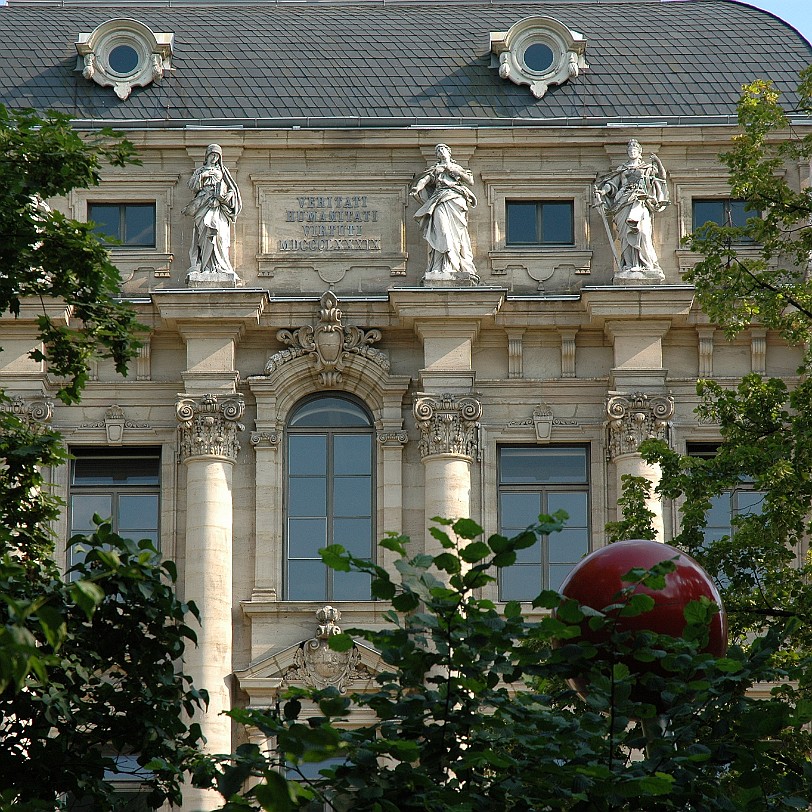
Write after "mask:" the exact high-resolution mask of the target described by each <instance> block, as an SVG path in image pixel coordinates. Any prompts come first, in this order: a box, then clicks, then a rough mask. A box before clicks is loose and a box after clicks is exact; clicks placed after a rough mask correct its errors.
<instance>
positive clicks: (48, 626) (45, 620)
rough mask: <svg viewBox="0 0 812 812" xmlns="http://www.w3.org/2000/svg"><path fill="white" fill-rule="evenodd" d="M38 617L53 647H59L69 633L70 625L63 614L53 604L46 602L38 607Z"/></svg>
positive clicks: (46, 637)
mask: <svg viewBox="0 0 812 812" xmlns="http://www.w3.org/2000/svg"><path fill="white" fill-rule="evenodd" d="M37 619H38V620H39V625H40V628H41V629H42V631H43V634H44V635H45V639H46V640H47V641H48V643H49V644H50V646H51V648H53V649H54V650H56V649H58V648H59V647H60V646H61V645H62V643H63V642H64V640H65V638H66V637H67V634H68V626H67V623H66V622H65V617H64V616H63V614H62V613H61V612H60V611H59V610H58V609H56V608H54V607H53V606H49V605H48V604H45V605H44V606H40V608H39V609H37Z"/></svg>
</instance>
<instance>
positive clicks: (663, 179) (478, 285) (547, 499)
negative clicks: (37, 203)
mask: <svg viewBox="0 0 812 812" xmlns="http://www.w3.org/2000/svg"><path fill="white" fill-rule="evenodd" d="M0 30H1V31H2V32H3V37H4V42H5V43H6V45H7V46H8V51H7V56H6V57H4V59H3V60H2V62H0V101H2V102H3V103H5V104H6V105H9V106H13V107H26V106H32V107H35V108H37V109H40V110H45V109H57V110H60V111H62V112H66V113H68V114H69V115H71V117H72V118H73V119H74V120H75V122H76V126H77V127H78V128H80V129H81V130H83V131H88V132H92V131H93V130H94V129H96V128H97V127H99V126H101V125H107V124H110V125H113V126H115V127H117V128H118V129H120V130H121V131H123V132H124V133H125V134H126V135H127V137H128V138H130V139H131V140H132V141H133V142H134V143H135V144H136V146H137V148H138V150H139V154H140V157H141V160H142V164H141V165H140V166H133V167H128V168H126V169H121V170H118V169H108V170H105V172H104V176H103V181H102V184H101V185H100V186H99V187H97V188H94V189H90V190H82V191H76V192H74V193H72V194H71V195H70V196H69V197H68V198H66V199H61V200H56V201H52V205H54V206H55V207H57V208H58V209H60V210H61V211H63V212H64V213H66V214H68V215H70V216H72V217H75V218H77V219H79V220H88V219H89V220H94V221H95V222H97V223H99V224H100V229H101V230H102V231H103V232H104V233H105V234H108V235H111V236H113V237H116V238H117V239H119V240H120V241H121V244H118V245H115V246H113V247H111V254H112V256H113V259H114V261H115V263H116V264H117V266H118V267H119V268H120V270H121V275H122V295H123V296H124V297H126V298H127V299H129V300H130V301H131V302H132V303H133V306H134V307H135V309H136V310H137V312H138V320H139V321H140V322H141V323H142V324H144V325H146V327H147V328H148V332H147V333H146V334H145V335H144V337H143V342H144V343H143V347H142V349H141V352H140V356H139V358H138V359H137V361H136V363H135V364H134V365H133V367H132V368H131V370H130V374H129V376H128V377H127V378H122V377H120V376H118V375H117V374H116V373H115V371H114V370H113V369H112V367H111V366H108V365H107V364H105V363H104V362H99V363H98V364H97V365H96V366H95V367H94V368H93V370H92V375H91V382H90V384H89V385H88V387H87V389H86V392H85V395H84V397H83V400H82V403H81V404H80V405H78V406H71V407H68V406H63V405H60V404H58V403H56V402H55V401H54V399H53V393H54V391H55V385H56V382H55V381H54V379H53V378H52V377H51V376H50V375H49V372H48V369H47V368H46V367H44V366H43V365H42V364H40V363H38V362H35V361H32V360H31V359H30V358H29V355H28V353H29V352H30V350H31V349H32V348H33V346H34V338H33V336H34V334H35V326H36V323H35V319H36V311H35V309H34V308H33V307H32V308H30V309H24V310H23V312H22V313H21V315H20V317H19V318H16V319H12V318H10V317H8V316H4V317H3V319H2V323H1V324H0V330H1V331H2V347H3V352H2V354H0V384H1V385H2V386H3V387H4V389H5V390H6V391H7V392H8V393H9V394H10V395H11V396H12V397H13V399H14V400H13V407H14V408H17V409H21V410H28V411H30V412H32V414H34V415H35V416H36V419H41V420H43V421H46V422H49V423H50V424H51V425H53V426H54V427H56V428H58V429H59V430H60V431H61V432H62V433H63V435H64V437H65V441H66V443H67V444H68V446H69V447H70V449H71V451H72V452H73V453H74V455H75V460H74V461H73V462H71V463H70V464H69V465H65V466H64V467H63V468H60V469H57V470H55V471H54V472H53V480H54V483H55V486H56V490H57V493H58V494H60V495H61V496H62V497H63V498H64V499H65V501H66V503H67V504H68V510H67V512H66V514H65V516H64V517H63V520H62V523H61V526H60V527H59V528H58V532H59V537H60V538H62V539H67V538H68V537H69V536H70V534H71V532H74V531H82V530H86V529H88V526H87V525H88V521H89V517H90V516H92V514H93V513H94V512H96V513H100V514H104V515H111V516H113V519H114V522H115V523H116V525H117V527H118V529H119V530H120V532H121V533H122V534H124V535H130V534H132V535H139V536H140V537H143V536H152V537H154V538H155V539H156V540H158V541H159V543H160V546H161V549H162V551H163V553H164V554H165V555H166V556H168V557H171V558H173V559H174V560H175V561H176V562H177V563H178V565H179V569H180V573H181V578H180V584H181V587H180V588H181V589H182V591H183V595H184V597H185V598H187V599H193V600H195V601H196V603H197V604H198V606H199V607H200V610H201V616H202V629H201V631H200V633H199V640H200V645H199V647H198V648H197V649H196V650H193V651H190V652H189V655H188V661H187V663H186V668H187V671H188V672H189V673H191V674H193V675H194V677H195V681H196V682H197V683H199V684H202V685H203V686H204V687H206V688H207V689H208V690H209V692H210V694H211V697H212V703H211V706H210V709H209V713H208V714H207V716H206V718H205V719H204V720H203V722H204V729H205V733H206V735H207V737H208V739H209V746H210V747H211V748H212V750H213V751H215V752H228V751H230V750H231V749H232V748H233V747H234V746H235V745H236V744H238V743H239V741H240V740H241V737H243V736H245V735H248V734H246V733H245V732H244V731H239V730H236V729H232V726H231V724H230V722H229V720H228V719H227V718H225V717H222V716H219V715H218V714H219V712H220V711H221V710H223V709H227V708H229V707H231V706H233V705H246V704H251V705H254V706H267V705H272V704H273V703H274V702H275V701H276V698H277V696H278V692H279V690H280V688H282V687H284V686H285V685H288V684H300V683H309V684H337V685H342V686H349V687H354V688H357V687H359V686H362V685H363V684H364V681H365V680H368V679H370V676H371V675H372V674H374V672H375V669H376V667H377V658H376V654H375V652H374V651H371V650H370V649H367V648H364V647H363V646H362V645H360V644H359V645H358V646H357V647H356V649H355V650H353V651H352V652H351V653H350V654H349V655H347V657H346V658H345V659H343V660H341V661H337V660H335V659H333V660H331V659H330V658H329V657H328V656H326V655H325V648H324V646H323V645H322V644H321V642H320V641H322V640H323V639H324V637H325V636H326V635H328V634H329V632H330V630H331V629H332V628H334V627H335V625H336V624H339V623H340V624H341V625H342V626H354V625H365V624H366V625H370V624H378V623H382V622H383V613H384V611H385V608H386V607H385V606H384V605H383V604H382V603H381V602H378V601H372V600H370V599H369V598H370V596H369V589H368V584H367V583H366V582H365V581H364V580H363V579H358V578H353V577H350V576H341V574H329V573H328V572H327V570H326V569H325V568H324V566H323V564H322V563H321V562H320V560H319V557H318V552H317V551H318V548H319V547H322V546H324V544H326V543H332V542H335V543H341V544H343V545H344V546H346V547H348V548H349V549H351V550H353V551H354V552H356V553H358V554H364V555H372V556H377V557H378V559H379V560H382V561H383V563H384V564H387V563H391V562H390V561H389V558H388V556H389V555H390V554H389V553H387V552H386V551H383V550H376V546H375V543H374V542H375V540H376V539H378V538H380V537H381V536H382V535H383V534H384V533H385V532H387V531H403V532H405V533H407V534H409V535H410V536H411V537H412V539H413V544H414V546H415V549H416V550H420V549H423V548H425V549H426V550H429V551H430V550H432V543H433V542H432V539H431V537H430V536H428V534H427V532H426V527H427V524H428V523H429V520H430V518H431V517H432V516H437V515H439V516H448V517H457V516H471V517H473V518H474V519H476V520H477V521H479V522H480V523H481V524H482V525H483V526H484V527H485V528H486V531H487V532H489V533H490V532H495V531H498V530H500V529H501V530H504V531H506V532H509V531H511V530H518V529H521V528H523V527H525V526H526V525H527V524H528V523H529V522H530V521H532V520H533V518H534V517H535V516H536V515H537V514H538V513H539V512H540V511H544V512H547V511H553V510H556V509H558V508H563V509H565V510H567V512H568V513H569V514H570V522H569V524H568V527H567V529H566V530H565V531H564V533H562V534H560V538H556V539H550V540H547V541H544V542H543V543H540V544H539V545H538V546H537V547H536V548H535V549H533V550H531V551H529V552H528V554H527V556H526V557H525V558H523V559H522V560H521V561H520V562H519V563H517V564H516V565H515V566H514V567H512V568H511V569H510V570H508V571H506V572H505V574H504V577H503V578H502V580H501V582H500V583H499V584H498V585H497V586H494V587H493V589H492V590H490V591H491V593H492V597H493V598H494V599H496V600H507V599H511V598H515V599H530V598H532V597H533V596H534V595H535V594H536V593H537V592H538V591H539V590H540V589H542V588H543V587H553V588H555V586H556V585H557V584H559V583H560V582H561V579H562V578H563V577H564V575H565V574H566V572H567V571H568V569H569V568H570V567H571V566H572V565H573V563H574V562H576V561H577V560H578V559H579V558H580V557H581V556H582V555H583V554H584V553H586V552H587V551H589V550H591V549H595V548H597V547H600V546H601V545H603V544H604V543H605V538H604V530H603V527H604V524H605V523H606V522H607V521H609V520H613V519H615V518H616V517H617V497H618V490H619V483H620V479H621V477H622V476H623V475H624V474H626V473H634V474H642V475H644V476H647V477H649V478H650V479H651V480H653V481H656V480H657V477H658V471H657V470H655V469H653V468H651V467H648V466H646V465H645V464H644V463H643V461H642V460H641V458H640V456H639V454H638V451H637V449H638V446H639V443H640V442H641V441H642V440H643V439H645V438H646V437H651V436H656V437H662V438H665V439H667V440H668V441H669V442H670V443H672V445H673V446H674V447H675V448H677V449H679V450H683V451H684V450H686V449H688V450H692V449H695V450H696V451H697V453H707V452H708V449H710V448H712V444H713V443H714V442H715V441H717V440H718V439H719V437H718V432H717V429H716V427H714V426H713V425H710V424H703V423H700V422H698V420H697V417H696V416H695V414H694V408H695V407H696V405H697V396H696V381H697V378H699V377H709V378H713V379H715V380H718V381H720V382H722V383H729V384H731V385H732V384H734V383H735V382H736V381H737V380H738V379H739V378H740V377H741V376H742V375H744V374H746V373H748V372H751V371H755V372H762V373H767V374H769V375H777V376H782V377H785V378H787V379H789V380H792V375H793V374H794V370H795V368H796V366H797V360H798V355H797V353H796V352H795V351H794V350H792V349H791V348H788V347H786V346H783V345H782V344H781V343H780V342H779V341H778V340H777V338H776V337H775V336H773V335H772V334H770V333H769V332H767V331H765V330H764V329H762V328H760V327H758V326H757V325H754V326H753V327H752V329H751V330H750V331H749V332H746V333H744V334H742V335H741V336H740V337H739V338H738V339H736V340H735V341H733V342H728V341H727V340H725V339H724V337H723V336H722V335H721V333H720V331H719V330H718V329H716V328H715V326H714V325H713V324H712V323H710V322H709V320H708V319H707V317H706V316H705V315H704V314H703V313H702V312H701V311H700V310H699V308H698V306H697V304H696V302H695V299H694V291H693V289H692V288H691V286H689V285H687V284H685V283H684V282H683V276H682V275H683V273H684V271H685V270H686V269H687V268H689V267H691V266H692V264H693V263H694V262H696V261H697V256H695V255H693V254H691V253H690V252H689V251H688V250H687V249H686V248H685V247H684V245H683V243H682V238H683V237H684V236H685V235H686V234H688V233H690V232H691V230H692V229H693V228H694V225H695V223H697V222H704V221H705V220H707V219H717V220H719V219H720V218H721V219H724V218H727V217H730V218H734V219H735V218H738V217H742V216H746V212H744V211H743V208H742V206H741V204H740V202H739V201H736V200H732V199H731V196H730V191H729V187H728V184H727V178H726V173H725V171H724V169H723V168H722V166H721V164H720V162H719V159H718V155H719V153H720V152H723V151H724V150H725V149H726V147H727V146H728V145H729V143H730V138H731V136H732V135H733V134H734V133H735V104H736V100H737V99H738V96H739V93H740V88H741V85H742V84H743V83H744V82H747V81H750V80H752V79H755V78H758V77H767V78H771V79H772V80H773V81H774V82H775V83H776V85H777V86H778V87H779V89H781V90H782V91H784V92H785V93H786V94H787V96H786V98H787V104H788V105H791V104H792V98H793V96H792V87H793V86H794V81H795V78H796V76H797V71H798V70H799V69H800V68H802V67H803V66H804V65H805V64H808V63H809V61H810V58H811V57H812V48H810V45H809V43H808V42H806V41H805V40H804V39H803V38H802V37H801V36H800V35H799V34H798V33H797V32H795V31H794V30H793V29H791V28H790V27H789V26H787V25H786V24H785V23H783V22H781V21H780V20H778V19H777V18H775V17H773V16H771V15H769V14H767V13H765V12H762V11H758V10H756V9H754V8H752V7H749V6H746V5H742V4H739V3H736V2H730V1H729V0H697V2H681V3H672V2H658V1H657V0H638V1H637V2H616V3H609V2H602V1H601V0H595V1H594V2H577V3H576V2H567V0H560V2H550V3H547V2H524V3H510V2H495V3H479V2H475V0H474V1H472V2H457V0H452V1H450V2H446V3H443V4H434V5H423V4H419V3H412V2H409V0H403V2H401V1H400V0H394V2H392V1H391V0H389V1H388V2H386V3H385V4H383V3H380V2H373V1H372V0H370V2H355V3H352V2H340V1H339V0H336V2H333V3H327V2H306V3H294V2H290V3H287V2H284V0H282V2H279V3H266V4H263V3H258V4H254V5H248V4H243V3H241V2H233V1H232V2H225V1H224V2H220V3H217V2H210V0H198V2H195V3H191V2H188V3H187V2H186V0H173V1H172V3H171V4H169V3H163V2H147V0H144V2H142V3H140V4H133V5H131V4H129V3H126V4H124V3H109V4H107V5H104V4H102V3H97V2H92V3H90V2H88V3H86V4H83V3H81V2H79V0H61V1H60V2H49V0H43V1H42V2H35V1H33V0H11V2H10V4H9V5H8V6H7V7H5V8H0ZM797 126H799V127H801V128H805V127H808V126H809V122H806V121H799V122H797ZM785 173H786V177H787V179H788V180H789V181H790V182H791V183H792V184H793V186H795V187H800V186H802V185H804V184H806V183H808V176H809V167H806V166H802V165H797V164H795V165H793V164H788V165H787V166H786V167H785ZM753 250H756V249H755V248H753ZM49 306H50V307H53V308H54V313H55V314H60V315H64V317H65V318H66V319H69V318H70V314H69V313H63V312H62V310H60V308H59V306H58V305H56V304H54V305H49ZM739 498H741V499H742V500H744V501H746V495H744V496H743V495H741V494H738V495H736V494H733V495H731V497H730V500H729V501H728V503H727V504H726V505H721V510H722V513H724V512H725V511H727V512H728V521H729V515H730V512H731V511H735V510H736V509H739V508H738V507H737V505H738V503H737V502H736V500H737V499H739ZM744 501H742V504H744ZM651 507H652V509H653V510H654V512H655V514H656V517H657V518H656V522H657V526H658V531H659V535H660V538H661V539H664V540H667V539H669V538H670V537H671V536H672V535H673V534H674V532H675V522H676V520H677V517H676V515H675V512H674V510H673V506H671V505H668V504H662V503H660V502H658V501H655V502H653V503H652V505H651ZM62 555H63V557H64V561H65V564H66V566H67V564H68V563H69V552H68V550H67V549H65V550H64V551H63V552H62ZM325 607H333V609H330V608H325ZM335 610H340V614H339V613H338V612H336V611H335ZM317 612H319V615H318V618H317V616H316V613H317ZM212 803H213V799H211V798H206V797H203V796H197V795H194V794H190V796H189V800H188V809H190V810H191V809H200V808H211V805H212Z"/></svg>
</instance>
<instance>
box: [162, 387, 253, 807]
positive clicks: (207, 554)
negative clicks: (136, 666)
mask: <svg viewBox="0 0 812 812" xmlns="http://www.w3.org/2000/svg"><path fill="white" fill-rule="evenodd" d="M244 409H245V404H244V403H243V401H242V398H241V397H240V396H237V395H230V396H220V397H219V398H218V396H217V395H212V394H206V395H203V396H201V397H199V398H192V397H186V396H181V399H180V400H179V401H178V403H177V408H176V413H177V417H178V421H179V425H178V431H179V447H180V458H181V461H182V462H183V464H184V465H185V466H186V568H185V572H186V581H185V599H186V600H187V601H190V600H191V601H194V602H195V604H196V605H197V608H198V610H199V611H200V627H199V628H198V629H197V647H194V646H188V647H187V649H186V653H185V656H184V660H185V666H186V671H187V672H188V674H189V675H190V676H191V677H192V678H193V679H194V684H195V686H197V687H199V688H205V689H206V690H207V691H208V692H209V707H208V710H207V711H206V712H205V713H204V714H203V713H202V714H200V715H199V718H198V719H197V721H199V722H200V724H201V727H202V729H203V734H204V735H205V736H206V739H207V744H206V749H207V750H208V751H209V752H211V753H230V752H232V743H231V720H230V719H229V718H228V717H226V716H222V715H221V712H222V711H224V710H229V709H230V707H231V701H230V692H229V684H228V683H229V676H230V674H231V673H232V671H233V664H232V657H231V647H232V643H231V603H232V595H231V592H232V590H231V572H232V560H231V542H232V515H233V513H232V511H233V506H232V500H231V474H232V467H233V465H234V463H235V461H236V459H237V452H238V451H239V443H238V441H237V433H238V432H239V431H241V430H242V429H243V426H242V425H241V424H240V423H239V419H240V418H241V417H242V414H243V411H244ZM217 806H218V796H217V795H216V794H215V793H207V792H202V791H200V790H195V789H192V788H188V789H186V790H185V791H184V805H183V808H184V810H208V809H215V808H217Z"/></svg>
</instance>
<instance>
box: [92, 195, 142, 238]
mask: <svg viewBox="0 0 812 812" xmlns="http://www.w3.org/2000/svg"><path fill="white" fill-rule="evenodd" d="M87 219H88V220H89V221H91V222H92V223H94V224H95V226H96V228H95V229H94V230H95V232H96V233H97V234H99V235H100V236H101V237H102V238H103V239H104V240H109V241H110V242H111V243H114V244H117V245H123V246H131V247H137V248H154V247H155V204H154V203H88V204H87Z"/></svg>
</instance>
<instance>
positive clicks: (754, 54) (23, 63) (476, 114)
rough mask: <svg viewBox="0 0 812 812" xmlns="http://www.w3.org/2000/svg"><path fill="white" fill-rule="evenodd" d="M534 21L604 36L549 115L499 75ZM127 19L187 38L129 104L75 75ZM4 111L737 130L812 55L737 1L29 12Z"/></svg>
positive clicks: (19, 2) (173, 1)
mask: <svg viewBox="0 0 812 812" xmlns="http://www.w3.org/2000/svg"><path fill="white" fill-rule="evenodd" d="M536 14H545V15H549V16H552V17H555V18H557V19H559V20H561V21H562V22H563V23H565V24H566V25H567V26H569V27H570V28H571V29H574V30H576V31H580V32H581V33H583V34H585V35H586V37H587V38H588V42H589V44H588V48H587V53H586V56H587V61H588V62H589V65H590V69H589V70H588V71H586V72H584V73H582V74H581V75H580V76H579V77H577V78H576V79H573V80H570V81H569V82H568V83H566V84H564V85H562V86H559V87H552V88H550V90H549V91H548V93H547V95H545V96H544V98H542V99H540V100H537V99H535V98H534V97H533V96H532V95H531V93H530V91H529V89H528V88H527V87H524V86H522V87H519V86H516V85H514V84H513V83H511V82H509V81H507V80H503V79H500V78H499V76H498V75H497V73H496V71H495V70H493V69H492V68H490V67H489V65H490V51H489V33H490V32H491V31H506V30H507V29H509V28H510V26H511V25H513V24H514V23H515V22H517V21H519V20H521V19H523V18H525V17H528V16H531V15H536ZM114 17H131V18H135V19H137V20H139V21H141V22H143V23H145V24H146V25H148V26H149V27H150V28H151V29H152V30H153V31H156V32H173V33H174V34H175V53H174V57H173V67H174V71H173V72H172V73H171V74H169V75H168V76H167V77H166V78H165V79H164V80H163V82H161V83H160V84H153V85H150V86H148V87H146V88H136V89H134V90H133V92H132V95H131V96H130V97H129V98H128V99H126V100H124V101H121V100H119V99H118V98H117V97H116V96H115V94H114V93H113V91H112V89H111V88H101V87H99V86H98V85H96V84H95V83H93V82H89V81H87V80H85V79H83V78H82V76H81V74H80V73H79V72H77V71H75V67H76V49H75V46H74V42H75V41H76V38H77V35H78V34H79V33H80V32H83V31H92V30H93V29H94V28H95V27H96V26H97V25H99V24H100V23H102V22H105V21H106V20H109V19H112V18H114ZM0 36H2V42H3V43H4V48H3V51H2V53H1V54H0V102H2V103H4V104H6V105H8V106H13V107H29V106H30V107H34V108H37V109H40V110H44V109H48V108H52V109H55V110H59V111H62V112H65V113H68V114H70V115H71V116H72V117H74V118H76V119H79V120H94V119H105V120H110V121H113V122H116V121H120V122H124V121H129V122H132V121H133V120H136V121H143V122H145V124H146V126H158V127H162V126H184V125H188V124H196V123H200V124H202V123H208V124H212V123H215V124H216V123H220V124H223V125H235V124H237V125H238V124H242V125H243V126H246V127H263V126H274V127H276V126H291V125H300V126H314V127H355V126H404V125H408V124H423V125H431V124H437V125H443V126H454V125H464V126H493V125H513V126H521V125H526V124H530V125H540V124H563V123H566V124H568V125H579V124H591V125H594V124H596V123H606V122H619V123H623V122H631V123H635V122H639V121H641V120H643V121H645V120H650V121H652V122H655V121H664V122H665V121H667V122H669V123H694V122H696V123H708V122H709V121H710V122H714V121H715V122H718V123H727V122H728V121H733V120H734V117H735V113H736V109H735V108H736V101H737V99H738V98H739V94H740V90H741V86H742V84H743V83H745V82H748V81H751V80H753V79H755V78H758V77H767V78H770V79H772V80H773V81H774V83H775V85H776V86H777V87H778V89H779V90H781V91H782V92H784V93H785V94H787V95H786V103H787V104H788V105H791V104H792V101H793V98H794V96H793V95H792V88H793V87H794V85H795V83H796V80H797V74H798V71H799V70H800V69H801V68H803V67H804V66H806V65H808V64H810V62H812V46H810V44H809V43H808V42H807V41H806V40H804V39H803V37H801V35H800V34H798V33H797V32H796V31H795V30H794V29H793V28H791V27H790V26H789V25H788V24H787V23H785V22H783V21H781V20H779V19H778V18H776V17H774V16H773V15H771V14H769V13H767V12H765V11H761V10H758V9H755V8H753V7H750V6H747V5H744V4H743V3H739V2H733V1H732V0H682V1H681V2H680V1H676V2H659V0H640V1H639V2H634V3H629V2H622V1H620V2H607V0H599V1H598V2H588V1H586V0H584V1H581V0H578V1H577V2H575V1H573V0H569V2H568V1H567V0H563V1H562V0H559V2H500V0H491V1H490V2H460V1H459V0H435V2H431V3H420V2H410V1H409V0H401V1H400V2H399V1H398V0H394V1H393V0H386V2H385V3H384V2H381V0H360V2H358V1H356V2H316V3H313V2H284V0H283V2H278V3H277V2H264V3H263V2H255V3H254V4H250V5H249V4H242V3H238V2H225V3H219V4H218V3H213V2H205V0H203V2H201V0H198V2H197V3H192V2H190V0H166V2H164V3H156V2H143V3H141V4H138V3H132V4H131V3H128V2H110V3H107V4H101V3H98V2H86V3H84V4H83V3H80V2H78V0H65V2H59V1H57V2H47V1H46V2H31V0H11V3H10V5H8V6H5V7H0Z"/></svg>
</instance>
